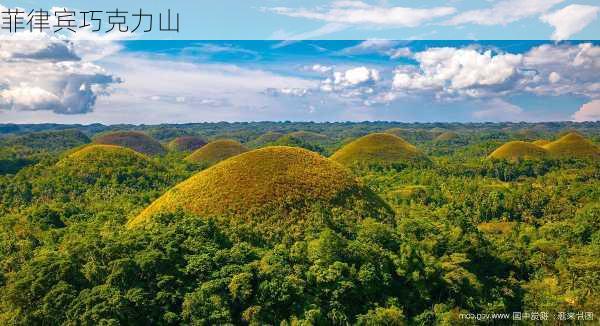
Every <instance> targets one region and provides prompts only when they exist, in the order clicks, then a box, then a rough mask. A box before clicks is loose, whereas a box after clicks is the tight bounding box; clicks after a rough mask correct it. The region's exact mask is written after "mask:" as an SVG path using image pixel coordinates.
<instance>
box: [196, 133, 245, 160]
mask: <svg viewBox="0 0 600 326" xmlns="http://www.w3.org/2000/svg"><path fill="white" fill-rule="evenodd" d="M247 151H248V148H246V146H244V145H242V144H240V143H239V142H237V141H235V140H231V139H221V140H215V141H213V142H210V143H208V144H206V145H204V146H202V147H201V148H200V149H197V150H196V151H194V152H193V153H192V154H190V155H189V156H188V157H186V160H187V161H189V162H194V163H197V164H200V165H204V166H211V165H213V164H216V163H218V162H221V161H222V160H225V159H228V158H230V157H232V156H236V155H239V154H242V153H244V152H247Z"/></svg>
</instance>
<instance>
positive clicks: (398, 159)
mask: <svg viewBox="0 0 600 326" xmlns="http://www.w3.org/2000/svg"><path fill="white" fill-rule="evenodd" d="M331 159H332V160H334V161H336V162H339V163H341V164H343V165H345V166H353V165H392V164H397V163H411V162H412V163H414V162H423V161H429V159H428V158H427V156H425V154H423V153H422V152H421V151H420V150H418V149H417V148H416V147H415V146H413V145H411V144H409V143H408V142H406V141H405V140H404V139H402V138H400V137H398V136H395V135H392V134H388V133H374V134H369V135H366V136H363V137H361V138H358V139H356V140H354V141H353V142H351V143H349V144H347V145H345V146H344V147H342V148H341V149H339V150H338V151H337V152H335V153H334V154H333V155H332V156H331Z"/></svg>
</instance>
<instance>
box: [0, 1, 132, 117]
mask: <svg viewBox="0 0 600 326" xmlns="http://www.w3.org/2000/svg"><path fill="white" fill-rule="evenodd" d="M55 9H56V8H53V9H52V10H55ZM61 10H63V9H62V8H61ZM50 18H51V20H55V19H56V18H55V17H54V16H53V15H51V17H50ZM50 23H51V24H52V23H53V21H51V22H50ZM120 34H125V33H113V34H99V33H93V32H91V31H90V30H89V29H86V28H83V29H78V30H77V33H68V34H61V33H53V32H52V31H46V32H29V31H22V32H18V33H5V34H2V35H0V70H1V71H2V74H1V75H0V108H1V109H4V110H7V109H8V110H15V111H42V110H43V111H52V112H54V113H59V114H81V113H87V112H90V111H92V110H93V107H94V105H95V103H96V100H97V98H98V96H100V95H104V94H107V92H108V90H109V89H110V87H111V85H114V84H116V83H118V82H120V79H119V78H118V77H116V76H113V75H112V74H110V73H109V72H108V71H106V70H105V69H104V68H103V67H101V66H100V65H99V64H98V63H97V61H98V60H100V59H103V58H105V57H107V56H110V55H111V54H114V53H116V52H118V51H120V50H121V45H120V44H119V43H118V42H115V41H117V40H120V39H122V38H124V37H125V36H123V35H120ZM127 37H129V36H127Z"/></svg>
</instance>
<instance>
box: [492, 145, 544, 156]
mask: <svg viewBox="0 0 600 326" xmlns="http://www.w3.org/2000/svg"><path fill="white" fill-rule="evenodd" d="M546 156H548V151H546V150H545V149H544V148H543V147H540V146H538V145H535V144H532V143H528V142H524V141H511V142H508V143H506V144H503V145H502V146H500V147H498V148H497V149H496V150H495V151H493V152H492V153H491V154H490V155H489V156H488V158H491V159H497V160H519V159H541V158H544V157H546Z"/></svg>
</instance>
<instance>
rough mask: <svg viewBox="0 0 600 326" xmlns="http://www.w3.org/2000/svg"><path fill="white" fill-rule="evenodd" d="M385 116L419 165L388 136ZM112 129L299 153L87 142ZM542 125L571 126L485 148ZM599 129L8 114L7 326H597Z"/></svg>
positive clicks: (0, 317) (4, 160)
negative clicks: (84, 122) (567, 324)
mask: <svg viewBox="0 0 600 326" xmlns="http://www.w3.org/2000/svg"><path fill="white" fill-rule="evenodd" d="M392 128H401V129H402V130H404V131H407V138H406V139H407V140H409V141H410V143H413V144H415V145H416V146H417V147H418V151H417V152H418V155H417V157H424V162H426V164H421V161H420V159H419V160H416V161H414V160H408V161H406V160H404V156H402V155H398V154H397V151H398V150H400V152H402V153H404V154H403V155H410V156H411V157H412V155H415V154H414V152H413V151H410V150H409V151H407V148H408V149H413V150H416V148H415V147H414V146H411V145H407V143H406V142H403V141H401V140H400V141H398V138H397V137H395V136H392V135H384V136H383V137H381V136H377V135H379V134H378V133H380V132H382V131H384V130H388V129H392ZM116 129H119V130H124V129H127V130H132V131H136V132H138V133H140V132H141V133H147V134H149V135H152V136H153V137H155V138H156V139H159V140H160V141H161V142H168V141H170V140H173V139H174V138H176V137H180V136H199V137H202V138H203V139H222V138H224V137H234V138H235V139H237V140H238V141H240V142H242V143H243V144H244V145H247V146H257V147H263V146H265V145H267V144H272V143H275V142H278V141H280V142H282V143H286V144H289V145H292V146H293V147H264V148H259V149H256V150H253V151H249V152H246V153H241V154H240V155H237V156H234V157H230V158H228V159H226V160H223V161H221V162H220V163H217V164H215V165H213V166H212V167H208V168H205V166H204V165H203V164H197V163H193V162H189V161H188V160H185V158H186V155H188V153H186V152H180V151H175V150H173V151H169V152H167V153H166V154H165V155H145V154H142V153H140V152H137V151H134V150H132V149H129V148H126V147H121V146H114V145H100V144H91V145H89V144H88V143H89V139H88V140H86V138H87V137H88V136H86V135H89V137H92V138H94V136H95V137H98V136H99V135H103V134H106V133H108V132H112V131H115V130H116ZM301 130H304V131H310V132H312V133H316V134H319V135H325V136H326V137H319V139H320V140H319V139H311V140H310V141H308V140H302V139H298V138H295V137H294V136H291V135H289V134H290V133H293V132H296V131H301ZM566 130H568V132H567V133H566V134H565V133H564V132H565V131H566ZM269 131H274V132H275V131H276V132H279V133H281V135H277V136H278V137H276V138H275V137H273V138H274V139H273V138H270V140H269V141H265V142H264V143H262V144H261V145H258V143H252V142H253V141H254V140H256V139H257V138H258V137H259V136H260V135H263V134H266V133H268V132H269ZM445 132H450V133H456V134H458V135H460V138H459V139H458V140H453V141H438V140H436V139H435V137H436V136H439V135H441V134H443V133H445ZM571 132H577V134H569V133H571ZM47 134H51V135H52V136H53V137H50V136H48V138H47V139H45V140H44V139H43V137H45V136H44V135H47ZM40 135H41V136H40ZM59 135H60V136H59ZM82 135H83V136H82ZM365 135H368V136H366V137H363V136H365ZM373 135H375V136H373ZM559 135H562V136H563V137H561V136H559ZM358 137H362V138H358ZM357 138H358V139H357ZM382 139H383V141H381V140H382ZM390 139H392V140H391V141H390ZM535 139H558V140H556V141H555V142H553V143H550V144H547V145H545V146H544V147H545V148H544V151H546V152H548V153H549V154H547V155H542V156H541V157H539V158H536V159H529V158H528V157H527V156H526V155H525V156H524V155H523V154H522V152H520V151H521V150H520V149H519V148H521V149H522V148H530V147H529V146H521V145H519V146H517V150H515V151H514V152H513V150H506V151H507V152H513V153H511V155H507V156H504V157H502V158H495V159H489V158H488V156H489V154H490V153H492V152H494V151H495V150H496V149H499V148H504V149H506V148H507V146H506V145H507V144H508V143H510V142H514V141H525V140H527V141H530V142H531V141H533V140H535ZM598 140H600V123H580V124H577V123H572V122H553V123H536V124H527V123H499V124H493V123H480V124H478V123H473V124H459V123H450V124H444V123H433V124H404V123H392V122H363V123H323V124H318V123H293V122H279V123H276V122H262V123H254V122H253V123H201V124H185V125H160V126H116V127H109V126H103V125H98V124H96V125H89V126H62V125H54V124H45V125H44V124H41V125H1V124H0V167H4V170H3V172H2V174H1V175H0V325H464V324H469V325H475V324H477V325H478V324H490V325H491V324H498V322H496V323H493V322H486V321H474V320H465V319H461V317H460V315H461V314H464V313H474V314H477V313H479V314H490V313H509V314H511V313H512V312H513V311H521V312H529V313H531V312H547V313H548V314H549V316H550V321H549V323H552V322H553V320H554V319H553V318H554V317H553V316H557V315H558V313H559V312H573V313H577V312H591V313H593V315H594V321H593V322H589V324H596V323H597V321H598V316H600V285H599V284H600V204H599V203H600V160H598V156H597V154H594V153H597V152H595V150H597V148H598V147H597V144H598ZM357 143H358V144H359V145H360V144H361V143H362V144H364V147H363V148H360V147H361V146H357ZM236 144H237V146H238V147H239V146H241V145H239V143H236ZM250 144H252V145H250ZM382 144H383V145H382ZM517 144H520V143H517ZM528 144H529V145H531V146H535V145H534V144H530V143H528ZM344 145H345V146H344ZM351 145H352V146H351ZM503 145H505V146H503ZM206 146H208V145H206ZM206 146H205V147H206ZM310 146H315V147H314V150H319V149H323V150H324V151H325V153H333V152H336V151H337V150H340V151H342V152H348V151H349V149H350V150H351V151H350V152H354V153H358V154H360V155H359V156H360V157H361V158H362V159H364V158H368V159H369V163H368V164H364V165H362V166H361V168H356V169H351V170H349V169H348V168H346V167H344V166H343V165H341V164H339V163H337V162H335V161H334V160H331V159H327V158H325V157H323V156H321V155H319V154H318V153H314V152H311V151H309V150H306V149H304V148H309V147H310ZM349 146H350V147H349ZM353 147H354V148H353ZM203 148H204V147H203ZM373 148H381V149H382V153H384V154H385V155H383V156H384V157H385V158H389V157H393V158H394V159H397V158H398V157H400V162H405V163H392V164H390V163H389V161H388V160H379V157H378V156H377V155H375V154H369V155H366V154H364V153H365V152H366V153H371V151H372V150H373ZM534 148H540V147H534ZM201 149H202V148H201ZM508 149H510V147H509V148H508ZM503 151H504V150H503ZM517 152H518V153H519V155H516V156H514V155H512V154H514V153H517ZM525 152H526V153H527V151H525ZM390 153H393V154H390ZM407 153H409V154H407ZM425 155H427V156H426V157H425ZM396 162H398V161H396ZM2 164H4V165H2ZM578 322H579V321H578ZM499 324H503V323H502V322H500V323H499ZM523 324H527V322H524V323H523Z"/></svg>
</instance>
